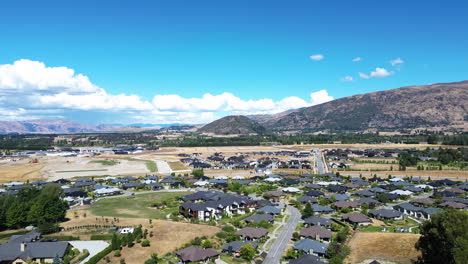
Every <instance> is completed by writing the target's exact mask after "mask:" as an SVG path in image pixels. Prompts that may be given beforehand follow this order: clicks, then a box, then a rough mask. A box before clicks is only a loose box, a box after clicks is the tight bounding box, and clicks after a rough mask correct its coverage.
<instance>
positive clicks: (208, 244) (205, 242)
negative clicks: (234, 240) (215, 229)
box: [202, 239, 213, 248]
mask: <svg viewBox="0 0 468 264" xmlns="http://www.w3.org/2000/svg"><path fill="white" fill-rule="evenodd" d="M211 247H213V244H211V241H210V240H208V239H206V240H203V243H202V248H211Z"/></svg>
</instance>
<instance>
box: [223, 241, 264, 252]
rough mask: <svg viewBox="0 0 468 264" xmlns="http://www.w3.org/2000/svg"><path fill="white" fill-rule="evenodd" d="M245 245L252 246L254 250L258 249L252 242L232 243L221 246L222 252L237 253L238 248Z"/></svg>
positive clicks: (256, 244)
mask: <svg viewBox="0 0 468 264" xmlns="http://www.w3.org/2000/svg"><path fill="white" fill-rule="evenodd" d="M245 244H252V246H253V247H254V248H257V247H258V243H257V242H253V241H232V242H229V243H227V244H226V245H224V246H223V251H227V252H239V251H240V248H241V247H242V246H243V245H245Z"/></svg>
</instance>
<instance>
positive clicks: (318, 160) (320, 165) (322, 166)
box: [315, 152, 328, 174]
mask: <svg viewBox="0 0 468 264" xmlns="http://www.w3.org/2000/svg"><path fill="white" fill-rule="evenodd" d="M315 164H316V166H317V173H318V174H324V173H327V172H328V167H327V164H326V163H325V160H324V158H323V155H322V153H321V152H318V153H317V154H315Z"/></svg>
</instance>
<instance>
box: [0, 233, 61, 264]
mask: <svg viewBox="0 0 468 264" xmlns="http://www.w3.org/2000/svg"><path fill="white" fill-rule="evenodd" d="M69 246H70V244H69V243H68V242H62V241H60V242H43V241H42V237H41V234H40V233H38V232H36V231H31V232H29V233H26V234H24V235H13V236H12V237H11V238H10V240H9V241H8V242H7V243H3V244H2V243H0V263H2V264H3V263H5V264H6V263H8V264H13V263H14V264H25V263H27V262H26V261H27V260H28V259H31V260H32V261H36V262H41V263H52V261H53V260H54V258H55V257H58V258H60V259H63V257H64V256H65V253H66V252H67V250H68V248H69Z"/></svg>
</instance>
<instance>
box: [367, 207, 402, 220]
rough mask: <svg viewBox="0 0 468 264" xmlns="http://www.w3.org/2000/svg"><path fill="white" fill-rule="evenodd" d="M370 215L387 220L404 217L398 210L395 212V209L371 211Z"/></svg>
mask: <svg viewBox="0 0 468 264" xmlns="http://www.w3.org/2000/svg"><path fill="white" fill-rule="evenodd" d="M369 214H370V215H372V216H374V217H379V218H385V219H392V218H398V217H400V216H401V215H402V213H401V212H399V211H397V210H393V209H377V210H370V211H369Z"/></svg>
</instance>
